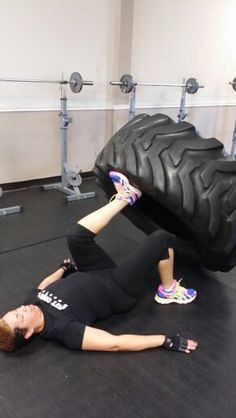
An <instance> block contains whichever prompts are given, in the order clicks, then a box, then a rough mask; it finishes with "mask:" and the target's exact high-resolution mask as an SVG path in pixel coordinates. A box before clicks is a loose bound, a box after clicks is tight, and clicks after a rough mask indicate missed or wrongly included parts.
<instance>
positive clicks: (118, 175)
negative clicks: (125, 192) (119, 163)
mask: <svg viewBox="0 0 236 418" xmlns="http://www.w3.org/2000/svg"><path fill="white" fill-rule="evenodd" d="M113 175H114V177H119V178H121V179H122V183H120V182H117V183H120V184H122V186H124V184H125V183H127V184H130V182H129V179H128V178H127V177H126V176H125V175H124V174H122V173H118V172H116V171H110V172H109V176H110V177H111V179H112V180H113V178H112V176H113ZM130 185H131V184H130Z"/></svg>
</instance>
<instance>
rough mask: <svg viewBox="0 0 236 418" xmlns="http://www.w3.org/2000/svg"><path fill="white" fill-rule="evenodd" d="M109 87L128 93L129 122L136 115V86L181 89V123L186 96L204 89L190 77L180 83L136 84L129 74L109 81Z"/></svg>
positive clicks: (184, 112) (184, 113)
mask: <svg viewBox="0 0 236 418" xmlns="http://www.w3.org/2000/svg"><path fill="white" fill-rule="evenodd" d="M110 85H111V86H119V87H120V89H121V91H122V93H130V107H129V120H131V119H132V118H133V117H134V116H135V113H136V86H151V87H156V86H157V87H181V88H182V95H181V100H180V108H179V114H178V121H179V122H181V121H183V120H184V119H185V118H186V116H187V113H186V110H185V108H186V94H187V93H188V94H194V93H196V92H197V91H198V89H199V88H204V86H203V85H200V84H199V83H198V81H197V80H196V78H194V77H191V78H188V79H187V80H186V81H185V79H183V82H182V83H144V82H136V81H135V79H134V77H133V76H132V75H130V74H123V75H122V77H121V79H120V81H110Z"/></svg>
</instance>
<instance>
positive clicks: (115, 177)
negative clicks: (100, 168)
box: [109, 171, 142, 205]
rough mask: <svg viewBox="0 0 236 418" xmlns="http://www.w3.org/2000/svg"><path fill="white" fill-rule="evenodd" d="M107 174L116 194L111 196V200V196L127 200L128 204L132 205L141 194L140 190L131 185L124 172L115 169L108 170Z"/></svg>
mask: <svg viewBox="0 0 236 418" xmlns="http://www.w3.org/2000/svg"><path fill="white" fill-rule="evenodd" d="M109 176H110V178H111V180H112V181H113V183H114V186H115V188H116V191H117V194H116V195H114V196H112V198H111V200H112V199H113V198H116V199H119V200H127V202H129V204H130V205H133V204H134V203H135V202H136V200H138V198H139V197H140V196H141V195H142V192H141V191H140V190H139V189H136V187H134V186H132V185H131V184H130V182H129V180H128V179H127V177H126V176H125V175H124V174H121V173H118V172H117V171H110V173H109Z"/></svg>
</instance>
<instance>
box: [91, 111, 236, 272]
mask: <svg viewBox="0 0 236 418" xmlns="http://www.w3.org/2000/svg"><path fill="white" fill-rule="evenodd" d="M110 170H116V171H120V172H122V173H123V174H125V175H126V176H127V177H128V178H129V179H130V181H131V183H133V184H135V185H137V187H138V188H139V189H140V190H141V191H142V192H143V195H142V197H141V198H140V199H139V200H138V201H137V202H136V203H135V205H133V206H129V207H127V208H126V209H125V211H124V214H125V215H126V216H127V217H128V218H129V219H130V220H131V222H133V223H134V224H135V225H136V226H137V227H138V228H140V229H141V230H142V231H144V232H145V233H147V234H150V233H151V232H153V231H154V230H156V229H158V228H159V227H162V228H164V229H166V230H167V231H169V232H172V233H173V234H175V235H176V237H177V238H176V248H175V250H176V252H177V253H179V254H182V255H184V256H185V257H190V258H192V259H194V260H195V261H196V260H197V261H199V262H201V264H202V265H203V266H204V267H206V268H208V269H210V270H214V271H216V270H221V271H228V270H230V269H232V268H233V267H234V266H235V265H236V161H234V160H233V159H232V158H230V157H229V155H228V154H227V153H226V151H225V150H224V147H223V145H222V143H221V142H219V141H218V140H217V139H215V138H207V139H204V138H202V137H200V136H199V135H198V134H197V132H196V130H195V128H194V126H193V125H191V124H189V123H187V122H180V123H176V122H174V121H173V120H172V119H170V118H169V117H168V116H166V115H163V114H156V115H154V116H149V115H146V114H141V115H138V116H136V117H135V118H134V119H133V120H132V121H130V122H129V123H127V124H126V125H125V126H124V127H123V128H121V129H120V130H119V131H118V132H117V133H116V134H115V135H114V136H113V137H112V138H111V139H110V141H109V142H108V144H107V145H106V146H105V147H104V149H103V150H102V151H101V153H100V154H99V155H98V157H97V159H96V162H95V167H94V173H95V175H96V177H97V182H98V183H99V184H100V186H101V187H102V188H103V190H104V191H105V193H106V195H107V197H108V198H109V197H111V195H113V194H114V192H115V190H114V186H113V184H112V182H111V180H110V178H109V176H108V173H109V171H110Z"/></svg>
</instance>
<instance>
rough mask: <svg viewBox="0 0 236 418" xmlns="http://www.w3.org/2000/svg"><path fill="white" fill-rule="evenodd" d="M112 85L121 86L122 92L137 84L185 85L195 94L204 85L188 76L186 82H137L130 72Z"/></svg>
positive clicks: (189, 91)
mask: <svg viewBox="0 0 236 418" xmlns="http://www.w3.org/2000/svg"><path fill="white" fill-rule="evenodd" d="M110 85H111V86H120V89H121V91H122V93H130V92H131V91H132V90H133V88H134V87H135V86H163V87H185V88H186V92H187V93H189V94H194V93H196V92H197V91H198V89H199V88H203V87H204V86H202V85H200V84H199V83H198V81H197V80H196V78H193V77H191V78H188V80H187V81H186V83H180V84H179V83H177V84H174V83H137V82H136V81H134V78H133V76H132V75H130V74H124V75H122V77H121V79H120V81H110Z"/></svg>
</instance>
